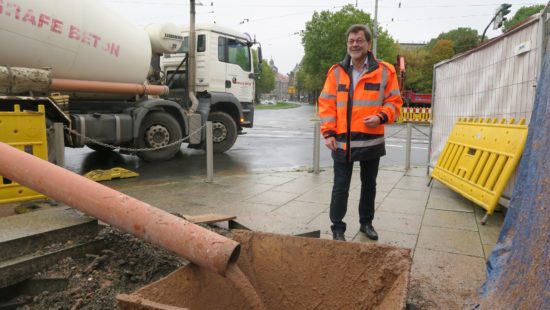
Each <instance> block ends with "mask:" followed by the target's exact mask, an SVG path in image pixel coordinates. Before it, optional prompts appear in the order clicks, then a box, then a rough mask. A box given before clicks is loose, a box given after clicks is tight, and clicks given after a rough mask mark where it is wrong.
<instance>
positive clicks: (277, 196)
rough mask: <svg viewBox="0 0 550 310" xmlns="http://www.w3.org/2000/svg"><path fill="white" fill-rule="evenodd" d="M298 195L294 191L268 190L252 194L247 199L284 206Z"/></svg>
mask: <svg viewBox="0 0 550 310" xmlns="http://www.w3.org/2000/svg"><path fill="white" fill-rule="evenodd" d="M297 196H298V194H293V193H284V192H276V191H268V192H263V193H260V194H258V195H255V196H252V197H250V198H248V199H247V201H250V202H256V203H264V204H270V205H275V206H282V205H284V204H286V203H287V202H289V201H291V200H292V199H294V198H296V197H297Z"/></svg>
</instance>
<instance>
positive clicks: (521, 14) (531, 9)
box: [502, 4, 544, 32]
mask: <svg viewBox="0 0 550 310" xmlns="http://www.w3.org/2000/svg"><path fill="white" fill-rule="evenodd" d="M542 9H544V4H539V5H532V6H524V7H522V8H520V9H519V10H518V11H517V12H516V14H514V17H512V19H510V20H507V21H505V22H504V26H503V27H502V32H506V31H508V30H510V29H511V28H513V27H514V26H515V25H517V24H519V23H521V22H522V21H524V20H525V19H526V18H528V17H529V16H531V15H533V14H536V13H539V12H540V11H542Z"/></svg>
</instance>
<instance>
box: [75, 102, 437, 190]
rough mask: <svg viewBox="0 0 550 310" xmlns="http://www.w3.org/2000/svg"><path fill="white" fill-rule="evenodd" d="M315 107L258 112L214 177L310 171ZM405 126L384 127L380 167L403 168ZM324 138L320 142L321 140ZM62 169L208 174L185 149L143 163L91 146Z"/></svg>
mask: <svg viewBox="0 0 550 310" xmlns="http://www.w3.org/2000/svg"><path fill="white" fill-rule="evenodd" d="M314 115H315V107H314V106H312V105H303V106H300V107H298V108H293V109H282V110H256V112H255V119H254V128H247V129H245V132H246V134H244V135H240V136H239V137H238V139H237V142H236V143H235V145H234V146H233V148H232V149H231V150H229V151H228V152H226V153H224V154H214V173H215V174H216V173H224V174H227V173H237V172H238V173H242V172H254V171H258V170H268V169H274V170H279V169H286V170H288V169H311V168H312V167H313V149H314V145H313V130H314V122H313V121H312V118H313V117H314ZM428 134H429V127H428V126H427V125H416V126H415V128H413V131H412V150H411V165H413V166H415V165H426V163H427V158H428ZM406 137H407V133H406V126H405V125H402V124H396V125H391V126H387V127H386V151H387V155H386V156H384V157H383V158H382V161H381V165H392V166H404V165H405V144H406ZM321 140H322V139H321ZM322 143H323V141H321V145H320V150H321V153H320V154H321V157H320V166H321V167H327V166H330V165H331V164H332V159H331V158H330V151H329V150H328V149H326V148H325V146H324V145H323V144H322ZM65 167H66V168H68V169H69V170H72V171H74V172H76V173H79V174H83V173H86V172H88V171H90V170H94V169H109V168H113V167H123V168H126V169H130V170H133V171H136V172H138V173H140V175H141V178H142V179H143V178H146V179H155V178H163V177H170V176H181V175H206V153H205V152H204V151H197V150H191V149H187V148H186V146H185V145H184V146H182V149H181V152H180V153H178V154H177V155H176V157H175V158H173V159H172V160H170V161H167V162H158V163H146V162H142V161H140V160H139V159H138V158H137V157H135V156H127V155H121V154H118V153H116V152H110V153H98V152H94V151H92V150H91V149H89V148H82V149H69V148H67V149H66V165H65Z"/></svg>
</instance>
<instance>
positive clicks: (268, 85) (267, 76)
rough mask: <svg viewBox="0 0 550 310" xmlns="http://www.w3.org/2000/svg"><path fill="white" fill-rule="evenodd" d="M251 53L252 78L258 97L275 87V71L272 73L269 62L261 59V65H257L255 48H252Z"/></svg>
mask: <svg viewBox="0 0 550 310" xmlns="http://www.w3.org/2000/svg"><path fill="white" fill-rule="evenodd" d="M252 54H253V58H252V59H253V63H254V72H255V75H254V80H255V82H256V83H255V84H256V98H260V95H261V94H267V93H269V92H271V91H272V90H274V89H275V73H273V71H272V70H271V67H269V64H268V63H267V62H266V61H265V60H263V59H262V63H261V65H258V51H257V50H252ZM260 66H261V67H260Z"/></svg>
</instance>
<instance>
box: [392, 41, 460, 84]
mask: <svg viewBox="0 0 550 310" xmlns="http://www.w3.org/2000/svg"><path fill="white" fill-rule="evenodd" d="M401 54H402V55H403V56H404V57H405V62H406V64H407V65H406V77H405V89H406V90H409V89H410V90H414V91H415V92H419V93H431V92H432V79H433V67H434V65H435V64H436V63H438V62H440V61H442V60H445V59H449V58H451V57H453V56H454V54H455V53H454V46H453V42H452V41H451V40H445V39H441V40H436V41H435V43H434V44H433V45H432V46H429V45H428V46H426V47H424V48H420V49H416V50H402V51H401Z"/></svg>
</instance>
